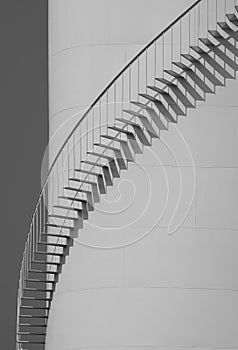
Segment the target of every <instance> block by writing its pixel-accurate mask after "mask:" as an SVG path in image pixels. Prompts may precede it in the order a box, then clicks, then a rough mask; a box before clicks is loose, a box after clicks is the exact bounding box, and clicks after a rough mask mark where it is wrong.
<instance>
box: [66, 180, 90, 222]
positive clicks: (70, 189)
mask: <svg viewBox="0 0 238 350" xmlns="http://www.w3.org/2000/svg"><path fill="white" fill-rule="evenodd" d="M64 189H66V190H69V191H74V192H76V193H83V194H85V195H86V197H87V207H88V211H93V210H94V200H93V195H92V192H91V191H88V190H82V189H79V188H75V187H72V186H67V187H64ZM77 221H78V220H77ZM78 228H83V222H82V221H81V225H79V226H78Z"/></svg>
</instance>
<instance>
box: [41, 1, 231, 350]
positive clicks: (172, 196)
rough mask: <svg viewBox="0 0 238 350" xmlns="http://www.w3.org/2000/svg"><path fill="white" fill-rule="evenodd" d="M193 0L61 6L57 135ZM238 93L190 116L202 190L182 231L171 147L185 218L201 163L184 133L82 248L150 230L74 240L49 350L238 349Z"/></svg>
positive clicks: (184, 127)
mask: <svg viewBox="0 0 238 350" xmlns="http://www.w3.org/2000/svg"><path fill="white" fill-rule="evenodd" d="M162 3H163V6H162ZM190 3H191V2H190V1H176V2H175V1H167V2H166V3H165V2H164V1H158V0H157V1H153V0H150V1H148V0H147V2H145V1H142V0H140V1H138V0H137V1H132V0H129V1H127V2H126V1H112V0H111V1H109V0H107V1H101V0H100V1H89V0H87V1H81V0H64V1H62V0H50V21H51V31H50V33H51V36H50V53H51V56H52V57H51V58H50V60H51V62H50V71H51V76H50V77H51V81H50V86H51V90H50V105H51V114H50V132H51V134H52V133H53V132H54V131H55V130H56V128H57V127H58V125H60V124H61V123H62V122H64V121H65V120H66V119H67V118H70V117H71V115H72V111H74V110H78V106H84V105H85V104H88V103H90V102H91V101H92V99H94V98H95V97H96V95H97V94H98V93H99V92H100V90H102V89H103V88H104V86H105V84H106V83H107V82H108V81H109V80H110V79H111V78H112V77H113V75H114V74H115V73H116V72H117V71H118V70H119V69H120V68H122V66H123V65H124V64H125V62H126V60H128V59H129V57H130V55H131V54H132V53H133V52H134V51H137V49H138V48H139V47H140V46H141V45H144V44H145V42H147V41H149V40H150V39H151V38H152V37H153V36H154V35H155V34H156V33H157V32H158V31H160V30H161V29H162V28H164V27H165V25H167V24H168V22H169V21H170V20H172V19H173V18H174V17H175V16H176V15H177V14H179V13H180V12H181V11H182V10H183V9H184V8H186V7H187V6H188V5H189V4H190ZM127 6H128V7H127ZM156 8H157V11H156V10H155V9H156ZM146 24H148V25H146ZM92 53H93V54H92ZM128 53H130V54H128ZM102 66H103V69H101V67H102ZM105 67H106V68H105ZM237 88H238V83H237V81H230V82H228V83H227V87H226V88H219V89H217V93H216V95H215V96H214V95H213V96H208V97H207V101H206V102H205V103H199V105H198V107H197V109H196V110H194V111H192V110H191V111H189V113H188V117H184V118H180V122H179V125H178V128H179V130H180V132H181V133H182V135H183V136H184V138H185V139H186V140H187V143H188V145H189V148H190V150H191V153H192V155H193V158H194V163H195V169H196V191H195V195H194V198H193V202H192V204H191V208H190V210H189V213H188V215H187V217H186V219H185V220H184V222H183V223H182V224H181V227H180V228H179V229H178V230H177V231H176V232H175V233H174V234H171V235H169V234H168V230H167V228H168V224H169V222H170V219H171V216H172V213H173V211H174V208H175V205H176V201H177V199H178V196H179V183H180V178H179V170H178V168H177V167H176V162H175V160H174V158H173V157H172V156H171V154H170V153H169V152H168V149H167V148H166V145H167V146H169V147H170V148H171V150H173V152H174V153H175V156H176V159H177V160H178V161H179V164H180V165H181V172H182V179H183V181H184V186H183V187H182V188H183V191H182V199H183V200H182V205H181V209H180V211H179V212H178V213H177V216H176V217H177V218H179V217H181V215H182V214H183V213H184V210H185V209H186V205H187V204H186V203H187V200H188V198H189V196H190V194H191V190H192V185H193V184H192V180H193V177H192V174H193V168H192V164H191V160H190V158H189V154H188V152H187V151H186V147H185V144H184V143H183V142H182V141H181V138H180V137H179V134H178V132H177V131H176V129H175V128H174V127H171V128H170V130H169V132H167V133H166V132H165V133H163V135H162V142H161V141H158V140H157V141H154V143H153V147H152V148H147V149H146V150H145V152H144V155H142V156H138V157H137V164H130V167H129V169H128V171H125V172H123V173H122V177H121V179H122V180H124V181H121V182H120V180H116V181H115V186H114V187H113V188H110V189H109V191H108V194H107V195H106V196H103V198H102V202H101V203H100V204H98V205H97V206H96V210H95V212H94V213H92V214H91V215H90V220H89V221H88V222H86V223H85V228H84V230H82V231H81V232H80V236H79V239H78V243H79V242H80V241H81V242H83V243H86V244H92V245H99V246H103V245H105V246H107V245H115V244H123V243H125V242H131V241H133V240H136V239H138V238H139V237H140V235H143V234H145V233H146V232H147V231H151V232H148V234H147V235H146V237H144V239H142V240H140V241H138V242H136V243H135V244H132V245H129V246H127V247H124V248H121V249H109V250H103V249H93V248H88V247H85V246H83V245H80V244H75V246H74V248H72V250H71V254H70V256H69V257H68V258H67V263H66V265H65V266H64V267H63V273H62V275H61V276H60V281H59V283H58V285H57V290H56V293H55V295H54V300H53V304H52V309H51V312H50V318H49V323H48V329H47V344H46V350H85V349H87V350H96V349H108V350H109V349H110V350H111V349H117V350H126V349H130V348H132V349H135V350H139V349H140V350H148V349H171V350H172V349H174V348H177V347H179V348H180V349H181V350H184V349H187V348H191V347H196V348H197V349H211V348H216V347H222V348H224V349H228V348H231V347H233V348H236V349H237V348H238V332H237V324H238V278H237V271H238V255H237V243H238V219H237V208H238V203H237V198H238V182H237V178H238V176H237V175H238V167H237V165H238V164H237V163H238V157H237V154H236V153H237V152H236V150H237V146H238V145H237V142H238V141H237V140H238V137H237V136H238V119H237V112H238V106H237V97H236V91H237ZM75 106H77V108H75V109H73V108H74V107H75ZM70 108H72V109H70ZM62 109H67V111H65V112H60V110H62ZM72 124H73V122H72ZM70 127H71V125H70ZM70 127H68V129H70ZM68 129H67V126H66V127H64V128H63V129H62V133H61V137H62V138H61V137H60V138H58V139H57V140H58V141H56V142H55V143H54V145H53V149H52V154H53V153H54V151H55V150H54V147H55V149H56V148H57V147H58V145H59V142H62V141H63V140H64V137H65V136H66V135H67V132H68ZM152 151H153V152H154V153H155V155H156V156H155V155H154V154H153V152H152ZM156 157H157V158H156ZM158 158H159V160H160V161H158ZM160 162H161V164H162V165H161V164H160ZM165 175H167V180H168V184H169V193H168V191H167V181H166V176H165ZM117 185H118V187H117ZM150 188H151V195H149V190H150ZM120 195H121V197H120ZM167 195H168V203H167V207H166V210H165V211H164V208H165V203H166V199H167ZM133 198H134V200H133ZM127 206H128V209H127V210H124V209H125V208H126V207H127ZM145 208H146V210H145V212H144V215H143V216H142V217H141V218H138V217H139V215H140V214H141V213H142V212H143V210H144V209H145ZM114 211H115V212H116V214H115V215H113V212H114ZM118 211H121V212H120V213H118ZM162 214H163V215H162ZM160 216H161V220H158V219H159V218H160ZM133 220H134V221H135V222H134V223H132V222H133ZM122 225H123V226H124V227H123V228H122ZM153 226H155V227H154V228H153Z"/></svg>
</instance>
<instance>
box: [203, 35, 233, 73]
mask: <svg viewBox="0 0 238 350" xmlns="http://www.w3.org/2000/svg"><path fill="white" fill-rule="evenodd" d="M199 40H200V41H201V42H202V43H203V44H204V45H206V46H207V47H208V48H209V49H210V50H211V51H213V52H214V53H215V54H216V55H217V56H218V57H219V58H220V59H221V60H223V61H224V63H226V64H227V65H228V66H230V67H231V68H232V69H234V70H235V71H237V70H238V65H237V64H236V63H235V62H234V61H233V60H232V59H231V58H230V57H228V56H227V55H226V54H225V53H224V52H222V51H221V50H220V49H219V48H218V47H217V46H216V45H215V44H213V43H212V42H211V40H209V39H207V38H200V39H199Z"/></svg>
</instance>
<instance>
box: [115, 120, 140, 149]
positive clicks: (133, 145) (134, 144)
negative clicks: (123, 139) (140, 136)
mask: <svg viewBox="0 0 238 350" xmlns="http://www.w3.org/2000/svg"><path fill="white" fill-rule="evenodd" d="M108 129H110V130H113V131H117V132H120V133H122V134H126V136H127V138H128V141H129V143H130V145H131V148H132V149H133V151H134V152H135V153H139V154H142V150H141V148H140V146H139V144H138V142H137V140H136V137H135V135H134V134H133V132H131V131H128V130H126V129H122V128H119V127H117V126H109V127H108Z"/></svg>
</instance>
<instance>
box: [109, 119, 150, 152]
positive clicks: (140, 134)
mask: <svg viewBox="0 0 238 350" xmlns="http://www.w3.org/2000/svg"><path fill="white" fill-rule="evenodd" d="M116 120H117V121H119V122H120V123H123V124H126V125H131V127H132V128H133V130H134V132H135V134H136V135H137V137H138V139H139V140H140V142H141V143H142V145H144V146H151V143H150V141H149V140H148V139H147V137H146V135H145V133H144V131H143V130H142V128H141V126H140V125H139V124H136V123H133V122H128V121H127V120H125V119H123V118H116Z"/></svg>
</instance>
